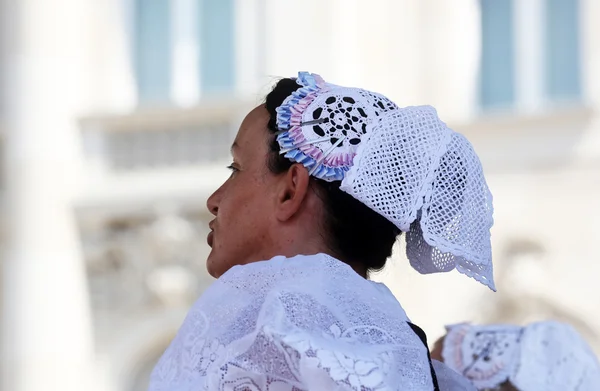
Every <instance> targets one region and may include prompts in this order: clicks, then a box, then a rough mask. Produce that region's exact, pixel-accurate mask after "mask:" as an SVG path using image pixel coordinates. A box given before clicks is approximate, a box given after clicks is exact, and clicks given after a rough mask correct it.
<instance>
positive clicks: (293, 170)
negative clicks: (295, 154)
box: [276, 164, 310, 221]
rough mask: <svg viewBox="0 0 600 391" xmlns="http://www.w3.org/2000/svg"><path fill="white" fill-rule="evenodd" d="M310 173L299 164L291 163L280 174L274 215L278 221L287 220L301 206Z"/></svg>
mask: <svg viewBox="0 0 600 391" xmlns="http://www.w3.org/2000/svg"><path fill="white" fill-rule="evenodd" d="M309 186H310V175H309V174H308V170H307V169H306V167H304V166H303V165H301V164H293V165H292V166H291V167H290V168H289V169H288V170H287V171H286V172H285V174H283V175H282V177H281V179H280V182H279V186H278V192H277V199H276V203H277V205H276V217H277V219H278V220H279V221H287V220H289V219H291V218H292V217H294V216H295V215H296V214H297V213H298V211H300V209H301V208H302V206H303V204H304V202H305V200H306V196H307V193H308V188H309Z"/></svg>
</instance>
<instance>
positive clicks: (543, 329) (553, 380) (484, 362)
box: [443, 322, 600, 391]
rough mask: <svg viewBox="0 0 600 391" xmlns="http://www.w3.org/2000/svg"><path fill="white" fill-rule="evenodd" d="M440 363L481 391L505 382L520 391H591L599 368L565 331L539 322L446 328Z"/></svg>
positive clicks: (579, 341)
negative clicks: (522, 325)
mask: <svg viewBox="0 0 600 391" xmlns="http://www.w3.org/2000/svg"><path fill="white" fill-rule="evenodd" d="M448 329H449V331H448V334H447V336H446V338H445V340H444V350H443V357H444V362H445V363H446V364H447V365H448V366H449V367H450V368H452V369H454V370H455V371H457V372H458V373H461V374H462V375H464V376H465V377H466V378H468V379H469V380H471V381H472V382H473V384H474V385H475V386H476V387H477V388H478V389H480V390H484V389H495V388H496V387H498V386H500V385H501V384H503V383H505V382H510V383H511V384H512V385H514V386H515V387H516V388H517V389H518V390H520V391H537V390H547V391H559V390H560V391H593V390H598V389H599V387H600V365H599V364H598V360H597V358H596V357H595V356H594V353H593V352H592V351H591V349H590V347H589V346H588V345H587V343H586V342H585V341H584V340H583V339H582V338H581V337H580V336H579V334H578V333H577V332H576V331H575V330H574V329H573V328H572V327H571V326H569V325H566V324H562V323H558V322H538V323H532V324H530V325H528V326H525V327H518V326H509V325H489V326H472V325H469V324H460V325H455V326H451V327H449V328H448Z"/></svg>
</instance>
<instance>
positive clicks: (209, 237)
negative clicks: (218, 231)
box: [206, 231, 214, 248]
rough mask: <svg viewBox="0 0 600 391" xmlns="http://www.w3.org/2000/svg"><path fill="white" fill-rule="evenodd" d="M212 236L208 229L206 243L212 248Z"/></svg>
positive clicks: (212, 233)
mask: <svg viewBox="0 0 600 391" xmlns="http://www.w3.org/2000/svg"><path fill="white" fill-rule="evenodd" d="M213 236H214V232H213V231H210V232H209V233H208V235H207V236H206V243H208V245H209V246H210V247H211V248H212V245H213Z"/></svg>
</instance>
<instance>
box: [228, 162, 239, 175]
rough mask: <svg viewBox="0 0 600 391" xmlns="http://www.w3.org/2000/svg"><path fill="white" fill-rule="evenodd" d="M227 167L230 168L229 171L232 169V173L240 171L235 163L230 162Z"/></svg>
mask: <svg viewBox="0 0 600 391" xmlns="http://www.w3.org/2000/svg"><path fill="white" fill-rule="evenodd" d="M227 169H228V170H229V171H231V173H232V174H233V173H236V172H238V171H239V170H238V168H237V167H235V166H234V165H233V164H230V165H228V166H227Z"/></svg>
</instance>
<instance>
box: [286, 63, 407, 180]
mask: <svg viewBox="0 0 600 391" xmlns="http://www.w3.org/2000/svg"><path fill="white" fill-rule="evenodd" d="M297 82H298V84H299V85H300V86H301V87H300V88H299V89H298V90H296V91H295V92H294V93H293V94H292V95H290V96H289V97H288V98H287V99H286V100H284V102H283V104H282V105H281V106H280V107H278V108H277V126H278V127H279V129H280V130H281V131H282V133H281V134H279V135H278V137H277V141H278V142H279V146H280V148H281V150H280V152H281V153H282V154H283V155H284V156H285V157H286V158H288V159H290V160H292V161H295V162H297V163H301V164H303V165H304V166H305V167H306V168H307V169H308V170H309V171H310V173H311V175H313V176H315V177H317V178H320V179H323V180H326V181H341V180H342V179H344V175H345V173H346V172H347V171H348V170H349V169H350V167H351V166H352V162H353V159H354V156H355V155H356V149H357V147H358V145H360V143H361V140H362V139H363V138H364V137H366V135H367V133H368V129H369V124H370V123H371V122H372V121H373V120H375V119H376V117H378V116H379V115H380V113H381V112H385V111H389V110H394V109H397V106H396V105H395V104H394V103H392V102H391V101H390V100H389V99H387V98H385V97H383V96H381V95H377V94H374V93H371V92H368V91H364V90H359V89H356V88H344V87H338V86H334V85H331V84H327V83H325V82H324V81H323V79H322V78H321V77H320V76H319V75H315V74H310V73H307V72H300V73H299V74H298V79H297Z"/></svg>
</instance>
